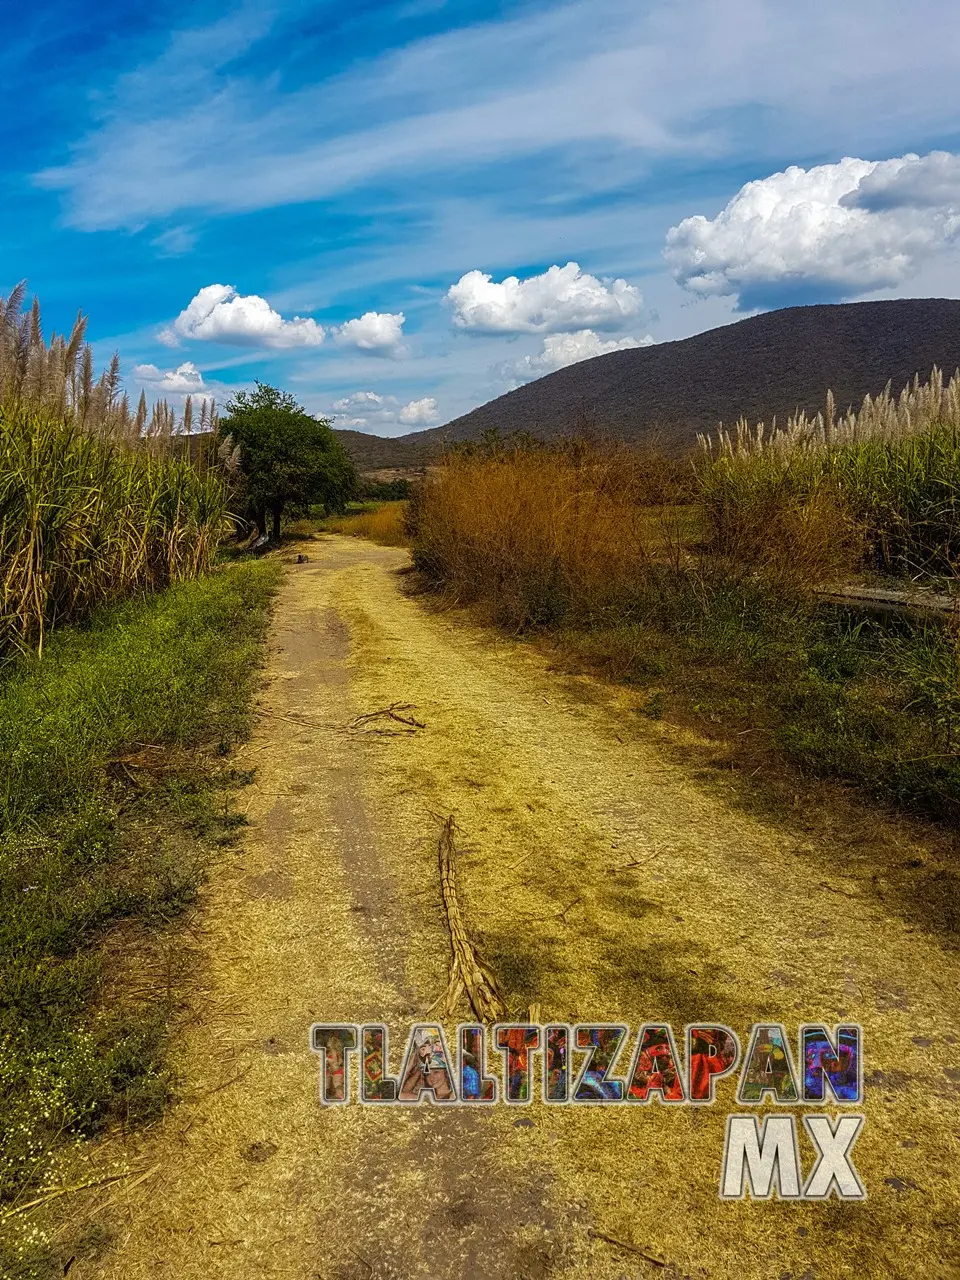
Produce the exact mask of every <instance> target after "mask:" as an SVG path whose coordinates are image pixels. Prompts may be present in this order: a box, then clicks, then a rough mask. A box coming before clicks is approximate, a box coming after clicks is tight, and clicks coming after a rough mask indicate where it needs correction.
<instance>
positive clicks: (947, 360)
mask: <svg viewBox="0 0 960 1280" xmlns="http://www.w3.org/2000/svg"><path fill="white" fill-rule="evenodd" d="M935 364H936V365H939V366H940V368H941V369H943V370H944V372H946V373H952V372H953V371H954V370H955V369H956V368H958V367H960V301H958V300H956V299H950V298H904V299H896V300H894V301H887V302H849V303H842V304H838V305H835V306H814V307H789V308H787V309H785V310H783V311H771V312H768V313H766V314H764V315H760V316H752V317H751V318H750V319H748V320H740V321H738V322H737V323H735V324H729V325H724V326H722V327H721V328H719V329H710V330H708V331H707V332H706V333H699V334H696V335H695V336H694V337H692V338H684V339H683V340H682V341H680V342H662V343H658V344H657V345H655V346H652V347H638V348H636V349H633V350H629V351H613V352H611V353H610V354H609V355H605V356H596V357H594V358H593V359H592V360H583V361H581V362H580V363H579V364H574V365H569V366H568V367H567V368H565V369H560V370H558V371H557V372H556V373H551V374H548V375H547V376H546V377H545V378H539V379H538V380H537V381H536V382H529V383H527V384H526V385H525V386H522V387H519V388H517V390H516V391H509V392H507V394H506V395H502V396H498V397H497V399H496V400H491V401H490V402H489V403H488V404H485V405H481V406H480V407H479V408H478V409H474V410H472V411H471V412H470V413H467V414H464V415H463V416H462V417H460V418H455V419H454V420H453V421H452V422H448V423H447V424H446V425H445V426H442V427H433V428H431V429H430V430H429V431H417V432H414V433H413V434H411V435H407V436H401V437H398V438H397V439H392V440H384V439H381V438H379V437H376V436H366V435H363V434H362V433H360V432H353V431H351V432H341V433H340V435H341V437H343V438H344V443H345V444H346V445H347V448H348V449H350V450H351V452H353V451H354V449H357V450H362V452H363V454H364V455H365V460H364V461H361V460H360V457H359V456H358V455H357V454H355V457H356V460H357V463H358V465H359V466H360V467H361V468H364V469H366V468H369V467H391V466H392V467H415V466H421V465H423V463H424V461H428V460H429V459H430V457H432V456H434V455H435V453H436V452H437V451H439V449H440V448H441V446H442V444H443V443H444V442H445V441H459V440H473V439H476V438H477V437H478V436H480V435H481V434H482V433H483V432H484V431H487V430H489V429H491V428H497V429H499V430H500V431H501V432H502V433H507V432H511V431H529V432H531V433H532V434H534V435H536V436H538V437H540V438H541V439H546V440H549V439H555V438H557V437H559V436H563V435H569V434H571V433H572V432H574V431H576V430H577V429H578V427H583V426H586V427H588V428H589V429H590V430H591V431H595V432H597V433H599V434H602V435H606V436H611V437H615V438H617V439H621V440H627V441H633V442H639V441H642V440H645V439H649V438H651V437H652V436H656V437H657V439H658V440H659V441H660V442H661V444H662V445H663V447H665V448H668V449H670V450H672V451H676V452H680V451H682V450H684V449H686V448H688V447H690V446H691V445H692V444H693V443H694V442H695V440H696V436H697V433H698V432H708V431H713V430H714V429H715V428H716V426H717V425H718V423H720V422H721V421H722V422H724V423H727V424H732V423H734V422H736V420H737V419H738V418H739V417H741V416H744V417H746V418H748V419H749V420H750V421H751V422H756V421H761V420H762V421H767V422H769V421H770V420H771V419H772V418H773V417H774V416H776V417H777V418H778V419H779V420H781V421H784V420H785V419H786V418H787V416H788V415H789V414H791V413H794V412H795V411H796V410H797V409H798V408H800V409H806V410H807V411H809V412H815V411H816V410H817V409H820V408H821V407H822V406H823V402H824V397H825V395H826V392H827V389H828V388H831V389H832V390H833V392H834V395H835V397H836V402H837V407H838V409H839V410H840V411H843V410H845V409H846V408H847V406H848V405H853V406H859V404H860V402H861V401H862V400H863V398H864V396H865V395H868V394H869V395H875V394H876V393H877V392H880V391H882V390H883V388H884V386H885V385H886V384H887V382H888V381H892V382H893V386H894V390H895V391H899V390H900V388H901V387H902V386H903V385H904V384H905V383H906V382H908V381H910V380H911V379H912V378H913V376H914V375H915V374H917V373H919V374H920V376H921V377H922V378H923V377H926V376H927V375H928V374H929V373H930V370H931V369H932V368H933V366H934V365H935ZM346 437H350V439H346ZM355 440H356V441H357V443H356V444H355V443H354V441H355ZM372 459H375V461H374V460H372Z"/></svg>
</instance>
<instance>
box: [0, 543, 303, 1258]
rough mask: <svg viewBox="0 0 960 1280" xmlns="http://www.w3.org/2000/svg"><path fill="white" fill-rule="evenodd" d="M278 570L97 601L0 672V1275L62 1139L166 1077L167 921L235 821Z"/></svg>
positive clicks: (30, 1247)
mask: <svg viewBox="0 0 960 1280" xmlns="http://www.w3.org/2000/svg"><path fill="white" fill-rule="evenodd" d="M278 572H279V566H278V565H277V564H276V562H275V561H273V560H265V561H259V562H253V563H245V564H232V565H226V566H223V567H221V568H220V569H218V570H217V571H216V572H214V573H213V574H210V575H209V576H206V577H203V578H200V579H197V580H195V581H192V582H188V583H182V584H179V585H177V586H174V587H170V588H168V589H167V590H166V591H165V592H163V593H161V594H159V595H157V596H154V597H152V598H149V599H147V600H142V601H135V602H128V603H125V604H121V605H116V606H113V607H111V608H106V609H103V610H101V611H99V612H98V613H96V614H95V615H94V616H93V618H92V619H91V621H90V623H89V625H88V626H87V627H85V628H83V629H74V628H70V627H67V628H63V629H61V630H59V631H57V632H56V633H55V634H54V635H52V636H51V638H50V639H49V640H48V642H47V645H46V646H45V653H44V655H43V658H42V659H24V660H22V661H21V662H20V663H18V664H16V665H13V666H8V667H7V668H6V669H5V670H4V672H3V674H2V676H0V739H2V749H0V761H2V763H0V776H2V783H0V796H2V809H0V819H2V836H0V840H2V859H0V904H2V905H0V971H2V974H3V984H2V990H0V1004H2V1049H0V1079H2V1090H0V1111H2V1115H0V1130H2V1132H3V1134H4V1141H3V1155H2V1163H0V1221H2V1223H3V1238H4V1242H3V1246H2V1248H3V1252H2V1253H0V1259H2V1266H0V1271H2V1274H3V1275H5V1276H7V1275H10V1276H13V1275H24V1276H27V1275H33V1274H35V1273H36V1274H42V1270H41V1269H40V1268H41V1263H42V1259H43V1256H44V1254H45V1252H46V1246H45V1245H44V1242H43V1236H42V1233H39V1234H35V1217H34V1216H31V1215H30V1214H28V1213H24V1212H23V1209H24V1206H26V1205H28V1204H31V1203H36V1202H37V1201H40V1202H41V1203H42V1202H43V1201H44V1200H45V1199H46V1198H47V1197H49V1198H50V1199H51V1201H54V1200H55V1198H56V1193H57V1191H58V1190H59V1189H60V1188H62V1187H63V1186H64V1185H65V1182H64V1179H65V1170H66V1168H68V1167H69V1164H70V1159H69V1157H70V1147H71V1144H73V1143H75V1142H76V1141H77V1140H78V1139H81V1138H83V1137H89V1136H92V1135H95V1134H99V1133H102V1132H104V1131H105V1130H107V1129H111V1128H113V1127H116V1126H121V1127H124V1128H125V1127H129V1126H135V1125H137V1124H142V1123H144V1122H147V1121H149V1120H151V1119H154V1118H155V1117H156V1116H157V1115H158V1114H159V1112H160V1110H161V1109H162V1107H163V1106H164V1105H165V1103H166V1101H167V1099H168V1097H169V1095H170V1091H171V1088H172V1087H173V1081H172V1079H171V1076H170V1073H169V1070H168V1067H167V1065H166V1062H165V1046H166V1043H167V1038H168V1034H169V1027H170V1021H171V1019H173V1020H174V1021H175V1020H176V1011H177V1008H178V1005H179V1003H180V999H181V996H180V992H179V985H180V982H181V980H182V976H183V975H182V973H181V970H182V969H183V967H184V956H183V947H184V935H183V932H182V924H181V923H180V922H181V921H182V920H183V919H185V918H188V917H189V913H190V911H191V909H192V905H193V903H194V901H195V898H196V893H197V889H198V886H199V885H200V883H201V882H202V880H203V879H204V877H205V876H206V874H207V871H208V869H209V866H210V864H211V858H212V856H213V854H214V853H215V852H216V850H217V848H218V847H221V846H228V845H230V844H232V843H233V842H234V840H235V838H236V834H237V826H238V821H239V818H238V810H237V808H236V806H235V803H234V800H233V795H234V792H235V790H236V787H237V786H238V784H239V783H240V782H241V781H242V778H241V777H240V776H239V775H238V774H237V773H236V771H235V769H234V768H233V766H232V764H231V752H232V748H233V746H234V744H235V743H236V742H237V741H238V740H240V739H241V738H242V737H243V736H244V735H245V734H246V732H247V731H248V728H249V725H250V717H251V708H252V698H253V692H254V689H255V685H256V679H257V671H258V669H259V665H260V654H261V647H262V641H263V636H264V630H265V626H266V622H267V618H268V613H269V607H270V600H271V597H272V593H273V591H274V588H275V585H276V581H277V576H278ZM57 1256H59V1254H58V1255H57ZM34 1266H35V1267H36V1268H37V1270H36V1272H35V1271H34V1270H32V1269H31V1267H34Z"/></svg>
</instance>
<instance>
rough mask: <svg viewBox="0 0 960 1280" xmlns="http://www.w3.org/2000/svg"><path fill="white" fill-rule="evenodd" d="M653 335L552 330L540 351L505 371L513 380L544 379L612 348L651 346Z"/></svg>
mask: <svg viewBox="0 0 960 1280" xmlns="http://www.w3.org/2000/svg"><path fill="white" fill-rule="evenodd" d="M652 345H653V338H652V337H651V336H650V334H649V333H648V334H646V335H645V336H644V337H642V338H611V339H603V338H601V337H600V336H599V334H596V333H594V331H593V330H592V329H578V330H577V332H576V333H551V334H548V335H547V337H545V338H544V340H543V347H542V349H541V351H540V352H539V354H537V355H534V356H523V358H522V359H520V360H515V361H513V362H512V363H510V364H508V365H505V366H504V369H505V371H506V372H507V373H508V374H509V375H511V376H512V377H513V378H514V379H516V380H520V381H524V382H528V381H529V380H530V379H531V378H542V377H543V376H544V375H545V374H547V373H555V372H556V371H557V369H565V368H566V366H567V365H569V364H577V363H578V361H580V360H590V359H592V357H593V356H605V355H608V354H609V352H611V351H629V350H630V349H631V348H633V347H649V346H652Z"/></svg>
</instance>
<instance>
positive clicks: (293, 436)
mask: <svg viewBox="0 0 960 1280" xmlns="http://www.w3.org/2000/svg"><path fill="white" fill-rule="evenodd" d="M220 432H221V434H223V435H229V436H231V438H232V439H233V443H234V444H235V445H238V446H239V448H240V474H241V476H242V479H243V490H244V495H245V497H246V500H247V506H248V515H250V516H251V517H252V519H253V520H254V521H255V522H256V524H257V527H258V528H259V530H260V532H261V533H266V532H267V519H268V517H269V519H270V521H271V536H272V537H273V538H274V540H276V541H279V540H280V518H281V516H282V515H283V513H284V512H285V511H290V510H292V511H295V512H303V511H306V510H307V508H309V507H310V506H311V505H312V504H313V503H322V504H323V505H324V507H325V508H326V510H327V511H328V512H335V511H343V510H344V508H345V506H346V504H347V502H348V501H349V500H350V498H352V497H353V495H354V493H355V491H356V488H357V473H356V470H355V468H354V465H353V463H352V462H351V460H350V457H349V455H348V453H347V451H346V450H345V449H344V447H343V445H342V444H341V443H340V441H339V440H338V439H337V437H336V435H334V433H333V431H332V430H331V428H330V423H329V422H327V421H325V420H324V419H322V418H312V417H311V416H310V414H309V413H307V411H306V410H305V409H304V408H303V406H302V405H300V404H297V402H296V400H295V399H294V398H293V396H291V395H288V394H287V392H285V391H279V390H278V389H277V388H276V387H271V386H268V385H267V384H266V383H263V382H258V383H256V390H255V391H251V392H246V391H240V392H238V393H237V394H236V395H235V396H234V397H233V399H232V400H231V401H230V402H229V403H228V405H227V410H226V417H224V418H222V419H221V420H220Z"/></svg>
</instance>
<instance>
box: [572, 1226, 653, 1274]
mask: <svg viewBox="0 0 960 1280" xmlns="http://www.w3.org/2000/svg"><path fill="white" fill-rule="evenodd" d="M587 1234H588V1235H589V1236H592V1237H593V1239H594V1240H603V1241H605V1242H606V1243H607V1244H615V1245H616V1246H617V1248H618V1249H626V1250H627V1252H628V1253H636V1254H638V1255H639V1256H640V1257H641V1258H645V1259H646V1260H647V1262H652V1263H653V1265H654V1266H655V1267H665V1266H666V1265H667V1264H666V1263H665V1262H663V1261H661V1259H660V1258H657V1257H655V1256H654V1255H653V1254H652V1253H647V1251H646V1249H641V1248H640V1247H639V1246H638V1245H635V1244H628V1243H627V1242H626V1240H618V1239H617V1237H616V1236H608V1235H607V1234H606V1232H604V1231H596V1230H591V1231H588V1232H587Z"/></svg>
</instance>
